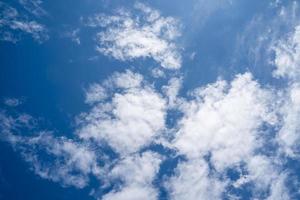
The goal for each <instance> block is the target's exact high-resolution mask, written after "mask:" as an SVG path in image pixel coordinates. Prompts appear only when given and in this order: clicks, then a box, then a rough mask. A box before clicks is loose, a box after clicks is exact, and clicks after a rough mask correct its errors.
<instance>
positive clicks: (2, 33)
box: [0, 2, 48, 43]
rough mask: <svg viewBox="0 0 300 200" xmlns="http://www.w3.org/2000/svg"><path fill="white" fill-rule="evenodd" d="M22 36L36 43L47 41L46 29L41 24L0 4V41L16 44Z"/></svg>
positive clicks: (4, 4) (6, 5) (8, 6)
mask: <svg viewBox="0 0 300 200" xmlns="http://www.w3.org/2000/svg"><path fill="white" fill-rule="evenodd" d="M24 34H25V35H30V36H31V37H32V38H33V39H34V40H36V41H38V42H42V41H44V40H47V39H48V34H47V29H46V27H45V26H44V25H43V24H41V23H39V22H37V21H35V20H32V19H30V18H29V17H28V16H27V15H26V13H20V12H19V11H18V10H17V9H15V8H13V7H11V6H10V5H8V4H6V3H3V2H0V40H3V41H9V42H13V43H16V42H17V41H19V40H20V39H21V38H22V36H23V35H24Z"/></svg>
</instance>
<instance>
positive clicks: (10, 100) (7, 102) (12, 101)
mask: <svg viewBox="0 0 300 200" xmlns="http://www.w3.org/2000/svg"><path fill="white" fill-rule="evenodd" d="M22 103H23V100H21V99H16V98H6V99H4V104H5V105H7V106H10V107H17V106H19V105H21V104H22Z"/></svg>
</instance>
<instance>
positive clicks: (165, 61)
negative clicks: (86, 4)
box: [86, 3, 181, 69]
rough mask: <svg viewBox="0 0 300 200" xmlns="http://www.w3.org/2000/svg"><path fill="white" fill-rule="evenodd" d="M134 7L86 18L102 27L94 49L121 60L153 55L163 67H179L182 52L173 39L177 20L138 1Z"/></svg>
mask: <svg viewBox="0 0 300 200" xmlns="http://www.w3.org/2000/svg"><path fill="white" fill-rule="evenodd" d="M134 8H135V10H134V12H129V11H127V10H125V9H119V10H118V11H117V12H116V13H115V14H114V15H111V16H108V15H104V14H97V15H94V16H92V17H90V18H89V19H88V21H87V23H86V24H87V25H88V26H91V27H101V28H102V31H100V32H99V33H98V34H97V43H98V45H97V50H98V51H99V52H101V53H103V54H104V55H108V56H112V57H114V58H116V59H118V60H122V61H125V60H132V59H137V58H152V59H154V60H155V61H156V62H158V63H160V65H161V66H162V67H164V68H168V69H178V68H180V67H181V56H180V53H179V50H178V48H177V47H176V45H175V43H174V40H175V39H176V37H178V35H180V33H179V31H178V30H179V25H178V22H177V20H176V19H174V18H172V17H163V16H161V14H160V13H159V12H158V11H157V10H154V9H152V8H150V7H148V6H146V5H144V4H141V3H136V4H135V6H134ZM103 29H104V30H103Z"/></svg>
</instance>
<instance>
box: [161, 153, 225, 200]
mask: <svg viewBox="0 0 300 200" xmlns="http://www.w3.org/2000/svg"><path fill="white" fill-rule="evenodd" d="M209 172H210V169H209V166H208V165H207V162H205V161H204V160H201V159H196V160H194V159H192V160H189V161H188V162H182V163H180V164H179V166H178V167H177V169H176V174H175V176H173V177H171V179H170V180H169V182H168V183H167V184H166V186H167V188H168V190H169V192H170V196H171V199H173V200H184V199H189V200H196V199H203V200H209V199H210V200H214V199H215V200H217V199H221V195H222V193H223V191H224V187H225V185H226V184H225V182H222V181H220V180H218V178H216V177H214V175H210V174H209Z"/></svg>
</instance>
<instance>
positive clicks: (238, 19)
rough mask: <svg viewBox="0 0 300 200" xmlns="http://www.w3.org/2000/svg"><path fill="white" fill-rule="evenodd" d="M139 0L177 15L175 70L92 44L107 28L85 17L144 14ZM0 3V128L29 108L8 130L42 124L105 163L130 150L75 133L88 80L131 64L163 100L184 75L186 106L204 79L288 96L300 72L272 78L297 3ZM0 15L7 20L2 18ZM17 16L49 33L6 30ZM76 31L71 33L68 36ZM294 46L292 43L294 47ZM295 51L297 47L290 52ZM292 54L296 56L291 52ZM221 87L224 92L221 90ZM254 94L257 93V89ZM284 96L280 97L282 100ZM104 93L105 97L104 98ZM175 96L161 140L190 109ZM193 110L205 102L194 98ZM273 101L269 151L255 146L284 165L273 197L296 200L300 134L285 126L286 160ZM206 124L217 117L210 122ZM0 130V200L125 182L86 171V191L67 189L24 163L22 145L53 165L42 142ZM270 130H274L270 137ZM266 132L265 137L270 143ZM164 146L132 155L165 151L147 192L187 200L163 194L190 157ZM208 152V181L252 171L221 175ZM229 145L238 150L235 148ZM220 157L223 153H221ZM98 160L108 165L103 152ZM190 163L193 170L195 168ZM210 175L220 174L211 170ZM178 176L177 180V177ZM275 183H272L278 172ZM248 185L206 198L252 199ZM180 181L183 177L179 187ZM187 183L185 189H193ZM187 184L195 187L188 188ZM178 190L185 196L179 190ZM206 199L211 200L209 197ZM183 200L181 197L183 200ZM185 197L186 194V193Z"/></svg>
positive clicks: (75, 194)
mask: <svg viewBox="0 0 300 200" xmlns="http://www.w3.org/2000/svg"><path fill="white" fill-rule="evenodd" d="M24 2H25V3H24ZM137 2H141V3H143V5H146V6H148V7H150V8H151V9H153V10H157V11H159V12H160V17H162V18H164V17H171V18H174V19H176V20H177V22H176V23H177V24H176V28H178V32H180V36H178V37H176V38H175V39H172V40H171V41H170V42H171V43H172V44H174V45H175V46H176V52H178V53H179V54H180V56H181V61H182V62H181V65H180V69H166V68H164V67H162V66H161V63H160V62H157V60H156V58H155V55H153V54H151V55H150V56H147V57H146V58H142V56H141V57H139V56H137V57H135V58H133V59H123V60H122V59H117V58H115V57H114V56H111V55H105V53H103V52H102V53H101V52H99V51H96V46H97V45H98V46H100V47H101V45H103V44H101V43H99V41H98V39H97V36H96V34H97V33H101V32H105V31H106V30H107V29H106V28H107V27H101V26H98V27H96V28H95V27H91V26H89V25H87V20H88V18H89V17H93V16H94V15H95V14H98V13H102V14H105V15H106V16H112V15H116V13H118V11H117V9H120V8H122V9H125V10H127V11H128V12H130V13H131V14H132V15H133V16H139V15H140V14H141V13H139V12H138V11H137V10H136V9H135V8H134V5H135V4H136V3H137ZM0 3H1V4H0V12H1V14H0V33H1V34H0V37H1V38H0V55H1V60H0V66H1V73H0V100H1V102H2V103H1V104H0V109H1V114H3V116H1V117H2V119H1V118H0V120H2V121H0V122H1V124H4V118H9V116H10V117H11V118H14V119H16V118H17V117H18V116H19V115H20V113H26V114H28V115H30V116H32V117H33V118H34V125H33V126H34V128H32V127H31V128H28V127H27V125H24V126H25V127H23V125H15V124H13V125H12V126H15V127H14V128H12V129H11V132H12V135H21V137H22V136H29V137H34V135H37V134H38V133H39V132H41V131H42V130H43V131H44V130H47V131H50V132H51V134H52V135H53V137H54V138H60V137H62V136H63V137H65V138H69V139H71V140H73V141H75V142H78V143H81V142H83V143H84V144H85V145H87V146H89V147H91V146H92V147H91V148H92V149H96V150H95V152H96V155H102V153H99V151H103V152H104V153H103V154H107V155H108V156H111V158H109V159H108V160H109V161H107V162H111V161H113V162H117V161H118V160H119V159H121V158H122V159H124V157H126V156H128V155H131V154H128V155H127V154H124V155H125V156H124V155H122V153H120V155H115V153H116V152H117V150H116V152H113V151H114V150H112V149H113V147H111V146H110V141H105V142H104V143H108V146H105V145H104V146H103V145H102V144H101V145H100V146H97V144H96V143H95V142H94V141H93V142H91V143H89V142H88V141H86V140H84V141H82V139H81V138H79V137H78V136H77V135H76V134H77V133H78V132H80V131H79V129H80V127H81V126H84V125H78V122H77V120H78V117H79V116H80V115H81V114H82V113H89V112H91V106H90V105H87V104H86V103H85V98H86V93H87V90H88V88H89V87H90V85H91V84H92V83H99V84H101V83H102V82H103V81H105V80H107V79H108V78H109V77H111V76H112V74H113V73H115V72H119V73H124V72H125V71H126V70H127V69H130V70H131V71H132V72H134V73H139V74H141V75H143V77H144V80H145V81H148V83H149V85H151V87H153V90H155V91H157V92H158V93H159V95H161V96H162V97H163V98H167V97H166V96H164V95H165V94H163V91H164V89H163V87H164V86H165V85H167V84H168V81H169V80H170V79H171V78H174V77H175V78H179V79H181V90H180V91H179V93H178V96H179V97H180V98H184V100H183V101H186V104H188V103H189V100H190V99H193V98H194V96H192V97H191V96H190V93H191V91H192V90H193V89H195V88H199V87H200V88H205V87H206V86H207V85H208V84H211V83H214V82H216V81H217V80H220V79H223V80H226V81H228V82H229V83H230V82H231V81H232V80H234V79H235V77H236V75H237V74H240V73H241V74H243V73H245V72H249V73H251V74H252V76H253V77H254V78H253V79H254V80H255V82H256V83H257V84H260V85H261V87H262V88H272V89H270V91H274V90H276V91H277V90H278V93H280V92H282V93H284V92H286V93H289V91H290V90H292V89H291V88H293V87H290V86H291V85H292V86H293V85H297V84H298V80H299V79H298V78H291V79H290V77H289V76H279V77H278V76H277V77H276V76H274V73H273V72H274V71H275V70H276V69H277V67H278V66H277V65H279V64H276V63H274V62H275V61H274V60H275V57H276V56H277V57H279V54H280V53H278V52H276V51H274V49H272V48H273V47H274V46H276V45H278V43H279V42H277V41H288V39H287V38H288V37H292V35H293V33H294V31H295V27H296V26H297V25H298V24H297V20H298V21H299V19H300V18H299V15H298V13H299V11H300V10H299V7H297V6H298V5H296V6H295V4H297V2H293V1H280V0H279V1H275V0H274V1H261V0H253V1H247V0H241V1H237V0H221V1H217V0H212V1H204V0H188V1H180V0H176V1H159V0H154V1H122V0H119V1H115V0H113V1H107V0H85V1H76V2H74V1H72V0H65V1H63V2H62V1H46V0H43V1H42V3H39V1H36V0H26V1H18V0H7V1H0ZM35 3H36V4H35ZM4 5H5V6H6V7H7V6H9V7H11V8H14V9H16V10H18V17H17V18H6V17H5V16H8V14H7V13H5V6H4ZM26 5H27V6H28V7H26ZM34 5H37V6H38V7H39V8H40V9H42V10H43V11H44V12H45V13H44V14H38V15H37V14H34V12H33V10H34V8H35V9H36V8H37V7H34ZM26 8H27V9H26ZM153 10H152V11H153ZM282 10H285V14H282V15H281V14H280V13H281V11H282ZM292 12H293V13H292ZM1 20H6V21H5V22H1ZM16 20H20V21H23V22H24V23H25V22H30V21H31V22H32V21H35V22H37V23H39V24H41V25H43V27H44V28H45V30H46V33H45V34H46V39H43V40H39V39H35V38H34V36H33V35H34V33H29V32H28V31H27V32H26V30H24V29H18V28H13V27H12V26H10V23H14V22H15V21H16ZM4 23H6V24H4ZM3 24H4V25H3ZM177 25H178V26H177ZM115 26H117V25H115ZM112 27H113V25H112ZM76 30H77V32H76ZM73 31H75V32H76V33H77V34H76V35H72V34H71V33H72V32H73ZM8 32H9V33H11V34H12V35H13V36H15V37H16V38H18V41H15V42H14V41H8V40H7V39H5V38H4V35H5V34H4V33H8ZM33 32H34V30H33ZM75 36H76V38H75ZM159 37H160V36H159ZM162 37H163V36H162ZM76 39H78V40H80V43H77V42H76V41H75V40H76ZM295 45H298V43H297V44H295ZM287 46H288V45H287ZM293 51H295V52H297V50H295V49H294V50H292V52H293ZM164 53H166V52H163V54H164ZM276 53H277V54H276ZM295 54H296V53H295ZM299 55H300V54H296V55H295V57H297V56H299ZM294 60H295V61H294V62H298V60H297V58H295V59H294ZM299 60H300V59H299ZM293 66H296V68H297V67H299V66H300V64H298V63H296V64H294V65H293ZM155 68H157V69H160V70H161V71H163V72H164V74H165V76H164V77H159V78H157V77H153V76H152V75H151V71H152V70H153V69H155ZM293 69H294V68H293ZM294 70H295V74H296V75H295V76H297V70H296V69H294ZM291 73H292V72H291ZM298 75H299V74H298ZM299 77H300V76H299ZM113 87H114V86H112V89H111V90H112V91H111V92H112V94H115V93H118V92H119V90H118V89H116V88H113ZM227 87H230V86H227ZM232 87H233V86H232ZM245 87H246V86H245ZM295 87H296V86H295ZM282 88H283V89H282ZM120 90H121V89H120ZM266 90H267V89H266ZM227 92H228V91H226V89H225V91H224V95H225V94H227ZM124 93H126V92H124V91H123V93H122V92H121V93H120V94H124ZM228 93H229V92H228ZM275 93H276V92H274V94H275ZM253 94H256V92H254V93H253ZM276 94H277V93H276ZM238 95H239V94H238ZM284 95H286V94H283V95H282V96H284ZM282 96H281V97H282ZM287 96H288V94H287ZM110 98H113V97H110ZM110 98H108V99H106V100H105V101H107V102H110V101H111V99H110ZM201 98H204V97H203V96H202V97H201ZM7 100H15V101H17V102H19V103H17V104H18V105H16V106H15V105H13V106H12V105H9V103H7ZM203 101H205V100H203ZM279 101H280V100H278V104H276V105H273V106H274V107H276V106H278V105H279V104H280V103H282V102H285V101H287V102H289V100H288V97H282V100H281V102H279ZM178 102H180V101H178ZM178 102H177V104H176V105H175V107H172V106H170V107H168V108H167V111H166V115H165V121H166V124H165V127H166V128H163V129H162V131H161V132H162V133H161V134H163V135H167V137H166V138H174V137H177V136H176V134H178V133H179V134H180V133H181V132H180V130H181V127H182V126H183V125H182V124H183V123H184V122H182V123H181V122H179V121H180V119H181V117H182V116H183V115H185V114H186V118H188V116H190V115H188V114H187V113H188V111H187V110H185V107H184V106H182V105H183V104H184V103H182V104H181V103H178ZM283 104H284V103H283ZM283 104H280V105H283ZM284 105H288V104H284ZM199 106H200V107H201V106H203V105H201V103H199ZM230 106H231V107H232V111H231V110H230V112H234V107H235V105H230ZM274 107H272V108H271V109H273V110H276V115H278V116H279V118H280V119H281V120H282V121H280V122H276V124H275V125H274V124H271V125H270V124H269V125H268V122H263V123H262V127H258V128H257V131H258V132H260V131H261V130H262V129H263V128H265V129H267V131H265V132H264V131H261V132H264V133H263V134H265V135H264V136H262V138H263V140H264V141H265V140H269V141H270V143H268V144H267V145H266V146H268V145H270V149H271V150H270V152H271V153H269V154H268V153H264V152H263V150H262V149H261V148H259V149H255V150H254V151H255V152H256V151H258V152H259V153H258V154H259V155H264V156H266V157H267V158H269V159H270V160H272V159H273V158H274V157H276V159H278V160H279V161H280V162H282V163H283V164H281V165H279V166H277V165H276V166H275V167H274V168H276V170H278V171H279V172H278V173H279V174H280V176H279V175H278V177H281V175H282V174H285V176H286V177H287V178H286V179H285V183H287V186H288V187H287V188H288V192H287V193H289V195H290V196H289V197H288V198H285V197H283V196H278V195H279V193H278V195H277V196H276V198H273V199H278V200H281V199H298V198H299V191H296V190H295V188H297V186H299V167H298V166H299V164H300V163H299V160H298V158H299V154H298V152H299V151H298V149H299V148H298V145H297V142H298V141H299V140H298V139H300V137H299V136H294V135H297V134H299V130H300V129H298V127H296V128H294V129H293V126H292V125H291V126H287V127H288V128H287V129H288V130H285V131H286V132H289V130H290V129H291V131H293V130H295V134H294V135H293V134H292V136H291V137H293V139H291V140H293V141H294V142H295V144H294V143H293V144H292V145H291V146H292V148H293V151H295V152H294V153H295V154H294V155H293V156H290V154H287V155H285V150H282V149H280V147H279V146H280V145H282V143H280V142H278V138H280V134H281V132H280V130H281V128H282V127H284V124H285V123H286V124H288V123H289V122H288V121H287V120H286V121H285V120H284V119H286V118H288V119H290V118H289V117H286V116H287V115H289V114H288V113H289V111H286V112H284V111H282V110H281V108H280V109H279V108H277V107H276V108H274ZM282 107H284V106H282ZM284 108H285V107H284ZM230 109H231V108H230ZM295 109H296V108H295ZM279 110H280V111H279ZM277 111H278V113H277ZM127 112H131V111H130V110H129V111H127ZM253 112H254V111H253ZM295 112H296V114H291V115H289V116H292V117H294V118H293V119H292V120H291V121H293V122H294V123H296V122H298V121H299V116H300V114H299V112H298V111H295ZM145 115H146V114H145ZM209 116H210V115H208V117H209ZM79 118H80V117H79ZM116 118H117V117H116ZM113 119H115V118H113ZM208 120H209V119H208ZM212 120H213V121H214V119H212ZM15 123H17V122H15ZM137 123H138V122H137ZM224 123H226V122H224ZM237 123H238V122H237ZM264 123H266V124H267V125H265V124H264ZM263 126H265V127H263ZM0 128H1V129H2V130H1V129H0V130H1V133H2V136H1V139H0V152H1V154H0V199H1V200H2V199H3V200H6V199H10V200H21V199H30V200H38V199H45V200H46V199H49V200H50V199H51V200H53V199H57V200H58V199H74V200H75V199H87V200H88V199H95V198H99V199H101V198H102V197H103V195H105V194H108V193H110V192H112V191H117V190H118V189H119V190H121V188H122V187H123V186H122V184H120V183H118V180H114V179H113V180H111V179H110V178H108V179H109V180H110V186H106V185H105V184H104V182H105V181H106V177H103V175H101V176H100V177H97V176H95V174H93V173H89V174H88V175H87V176H88V177H90V181H89V183H88V184H87V185H86V186H85V187H84V188H76V187H74V186H72V185H68V184H67V185H66V184H63V183H61V181H59V180H58V181H57V180H54V181H53V180H52V181H51V178H48V179H47V178H46V179H45V178H43V177H41V176H39V175H38V173H36V172H35V169H34V167H33V166H32V163H31V162H30V161H28V160H26V155H27V153H28V152H27V151H30V152H31V153H32V152H34V155H37V156H38V157H39V159H42V160H43V159H44V160H47V163H50V164H49V165H50V166H53V164H51V163H52V162H54V161H55V156H58V154H57V155H52V156H53V158H52V157H49V158H48V157H47V156H46V155H43V152H39V148H42V146H41V147H37V148H36V149H30V150H27V149H26V148H30V144H29V143H26V142H20V143H14V144H13V142H9V141H7V140H8V139H7V137H8V136H7V135H6V133H4V132H5V131H6V128H5V126H4V125H1V126H0ZM292 129H293V130H292ZM201 130H202V129H201ZM241 130H244V129H241ZM100 132H101V130H100ZM267 133H268V134H269V135H271V136H268V134H267ZM168 134H169V135H168ZM212 134H213V133H212ZM241 134H242V133H241ZM277 134H278V135H277ZM267 137H271V139H269V138H267ZM294 138H296V139H294ZM273 140H274V141H273ZM175 141H176V139H175ZM205 141H206V140H205V139H203V141H202V139H201V140H200V141H199V143H201V142H205ZM169 142H170V146H168V145H165V146H164V145H162V144H157V143H156V142H153V141H152V142H150V145H143V146H142V148H140V149H139V150H138V153H137V152H135V154H136V155H142V154H143V152H157V154H160V155H163V156H165V159H164V161H162V164H161V165H160V168H159V170H158V172H157V173H156V174H155V178H154V179H153V180H152V182H153V185H154V188H156V189H157V191H158V197H157V198H158V199H176V195H177V199H184V196H180V194H178V193H176V192H175V195H174V196H172V195H170V194H169V193H170V191H168V187H166V185H165V184H166V183H164V182H165V180H167V179H168V178H170V177H172V176H175V175H174V174H176V173H180V172H175V171H176V169H177V168H176V167H177V165H178V163H185V160H189V159H190V158H189V154H188V152H186V151H185V149H184V148H183V150H182V149H180V147H178V146H176V145H177V143H176V142H174V143H173V140H172V139H170V141H169ZM277 142H278V143H277ZM87 143H88V144H87ZM124 143H126V141H124ZM271 143H272V144H271ZM49 144H50V143H49ZM41 145H43V144H41ZM172 145H174V146H172ZM19 146H20V147H19ZM112 146H113V145H112ZM111 148H112V149H111ZM216 148H219V147H216ZM282 148H283V149H284V148H285V147H282ZM178 149H179V150H178ZM212 149H213V150H208V153H205V155H204V154H201V156H204V157H203V160H204V161H205V162H206V163H207V165H208V166H209V171H210V173H212V175H208V177H210V178H211V176H212V177H213V176H218V180H221V181H220V182H222V181H224V182H223V183H225V182H226V180H225V179H226V178H227V179H228V180H230V181H232V182H234V181H236V180H238V179H239V178H240V177H242V176H243V175H245V174H247V173H249V174H250V172H248V171H247V169H246V168H247V167H243V166H244V165H245V166H246V165H247V162H248V160H247V161H246V160H242V161H239V162H238V163H235V164H233V165H232V166H229V167H228V168H226V170H225V171H222V172H219V171H218V169H215V168H217V165H216V166H214V163H213V161H211V159H213V158H211V157H213V154H214V153H213V151H214V150H215V149H214V147H212ZM210 151H211V152H210ZM236 151H240V150H238V149H236ZM185 153H186V155H185ZM256 153H257V152H256ZM256 153H253V155H254V154H255V155H256ZM117 154H118V153H117ZM135 154H134V155H135ZM30 155H32V154H30ZM251 155H252V154H251ZM122 156H123V157H122ZM198 156H199V155H198ZM224 156H225V157H226V155H224ZM268 156H269V157H268ZM24 157H25V158H24ZM64 158H65V157H64ZM197 159H198V158H197ZM228 159H231V158H228ZM247 159H248V158H247ZM249 159H250V158H249ZM100 160H101V162H106V160H104V161H103V160H102V158H101V159H100ZM98 161H99V160H98ZM279 161H278V162H279ZM99 162H100V161H99ZM249 162H250V161H249ZM187 163H188V161H187ZM100 165H101V164H100ZM112 166H114V165H110V169H109V171H111V170H112V168H113V167H112ZM178 169H179V168H178ZM196 169H198V168H197V166H196ZM243 170H245V172H243ZM270 170H272V169H270ZM283 172H285V173H283ZM145 173H147V172H145ZM214 173H216V174H217V175H213V174H214ZM120 176H121V175H120ZM178 176H179V175H178ZM182 176H183V177H184V175H182ZM274 176H275V175H274ZM282 176H283V175H282ZM249 177H250V175H249ZM200 179H201V178H200ZM273 179H276V180H279V179H280V178H278V179H277V178H273ZM273 179H272V180H273ZM280 180H281V179H280ZM255 181H256V180H251V181H249V182H246V184H244V185H243V186H242V187H241V188H234V187H233V186H232V185H230V184H229V185H227V186H226V187H225V189H224V191H223V193H222V195H221V197H213V196H211V197H210V198H209V199H218V198H221V199H234V197H233V196H232V195H236V196H238V197H240V199H254V197H255V192H256V191H255V189H254V188H255V187H254V185H256V184H257V185H259V183H258V182H255ZM179 182H180V181H179ZM185 183H186V182H184V181H183V182H182V184H185ZM288 183H293V184H288ZM170 187H171V186H170ZM187 187H188V188H191V186H187ZM212 187H213V186H212ZM116 188H118V189H116ZM266 188H267V189H262V190H261V191H260V190H259V191H258V192H257V193H259V195H260V196H258V198H260V199H267V197H268V196H271V194H272V186H271V185H270V184H269V185H268V186H267V187H266ZM170 190H172V189H170ZM191 190H193V191H194V189H193V188H191ZM195 190H197V189H195ZM91 191H93V192H91ZM172 191H173V192H174V191H175V189H174V188H173V190H172ZM182 192H187V193H188V191H184V190H183V191H182ZM92 194H93V195H92ZM199 195H200V196H199V198H200V199H201V198H203V199H205V198H207V196H205V195H204V196H201V194H199ZM207 195H208V196H209V193H208V194H207ZM185 198H188V196H186V197H185ZM190 198H191V199H192V197H190ZM123 199H124V200H125V199H126V198H125V197H124V198H123ZM149 199H150V197H149ZM270 199H272V198H270Z"/></svg>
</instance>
